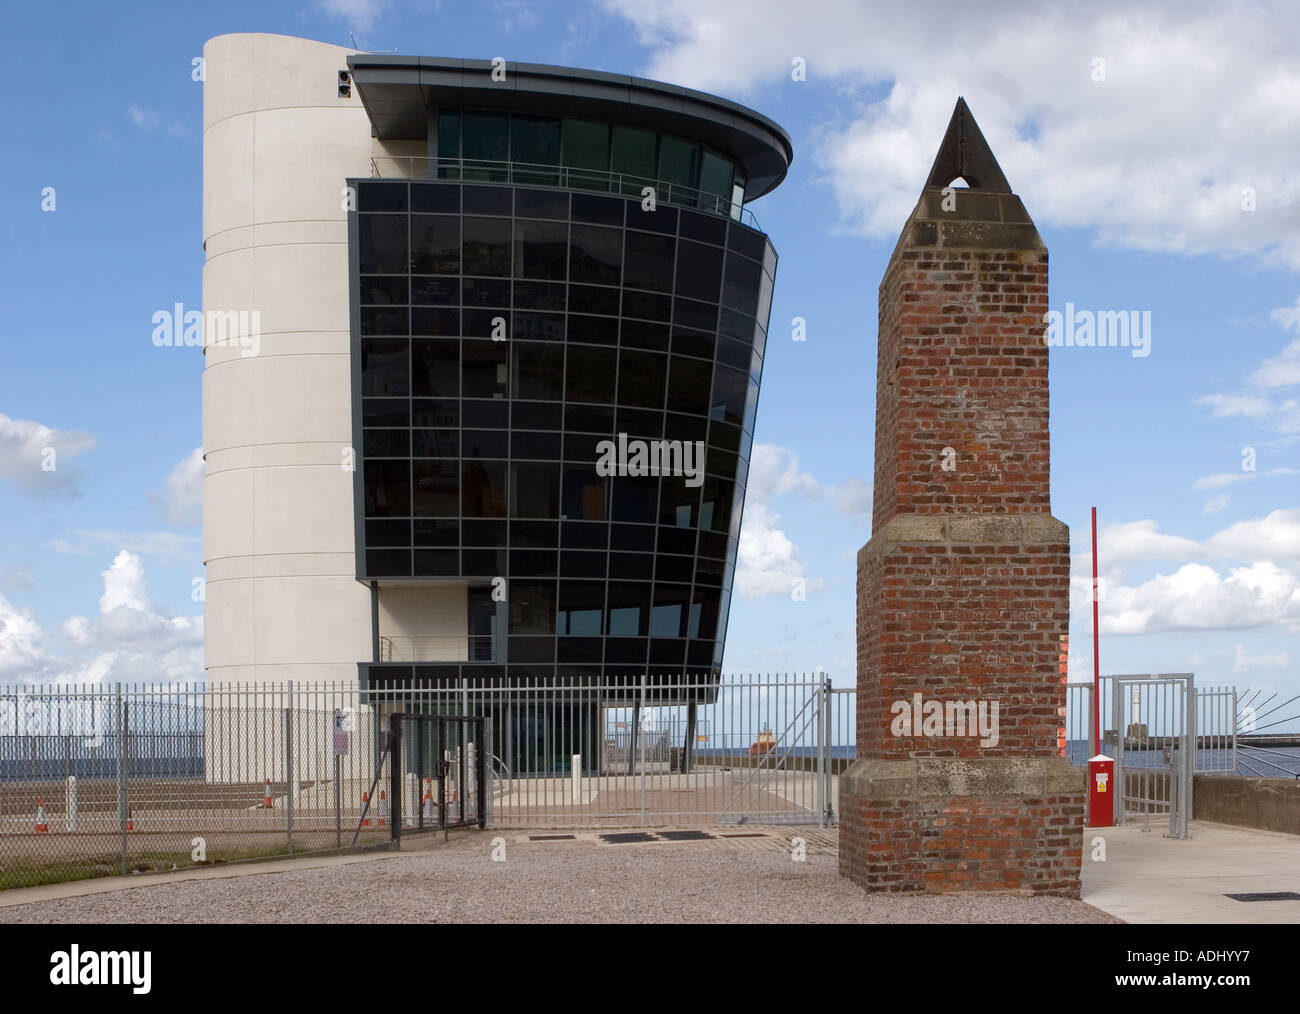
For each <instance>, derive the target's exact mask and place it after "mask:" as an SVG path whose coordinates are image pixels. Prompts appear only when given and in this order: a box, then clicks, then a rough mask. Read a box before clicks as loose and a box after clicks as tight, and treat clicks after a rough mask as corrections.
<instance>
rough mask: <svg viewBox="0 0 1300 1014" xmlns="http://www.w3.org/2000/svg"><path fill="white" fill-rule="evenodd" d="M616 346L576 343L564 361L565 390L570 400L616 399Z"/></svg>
mask: <svg viewBox="0 0 1300 1014" xmlns="http://www.w3.org/2000/svg"><path fill="white" fill-rule="evenodd" d="M615 354H616V353H615V350H614V349H604V348H596V347H591V346H583V345H573V346H570V347H569V350H568V362H567V363H566V364H565V391H566V395H565V396H566V397H567V399H568V400H569V401H590V402H600V403H603V404H610V403H611V402H613V400H614V357H615Z"/></svg>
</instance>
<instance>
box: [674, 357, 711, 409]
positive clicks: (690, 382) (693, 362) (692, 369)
mask: <svg viewBox="0 0 1300 1014" xmlns="http://www.w3.org/2000/svg"><path fill="white" fill-rule="evenodd" d="M712 371H713V367H712V366H711V365H710V364H709V363H706V362H702V361H701V360H698V359H683V358H682V357H680V356H673V357H672V362H671V364H670V365H669V367H668V409H669V411H672V412H686V413H688V414H690V415H707V414H708V408H709V385H710V381H711V380H712V379H713V376H712Z"/></svg>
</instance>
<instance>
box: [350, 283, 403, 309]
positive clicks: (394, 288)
mask: <svg viewBox="0 0 1300 1014" xmlns="http://www.w3.org/2000/svg"><path fill="white" fill-rule="evenodd" d="M408 281H409V280H408V279H407V278H404V277H403V276H401V275H394V276H392V277H388V278H382V277H378V278H362V279H361V305H362V306H367V305H370V306H405V305H406V304H407V303H408V302H410V300H409V298H408V295H409V292H410V286H409V285H408V284H407V283H408Z"/></svg>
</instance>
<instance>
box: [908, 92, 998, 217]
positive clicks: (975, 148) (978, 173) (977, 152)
mask: <svg viewBox="0 0 1300 1014" xmlns="http://www.w3.org/2000/svg"><path fill="white" fill-rule="evenodd" d="M957 177H961V178H962V179H963V180H965V181H966V184H967V186H969V187H970V189H972V190H997V191H1001V192H1003V193H1007V194H1009V193H1011V185H1010V184H1009V183H1007V178H1006V177H1005V176H1003V175H1002V169H1001V167H1000V166H999V165H998V160H997V159H996V158H994V157H993V152H992V150H991V149H990V148H989V144H988V142H987V141H986V140H984V135H983V134H982V133H980V128H979V125H978V124H976V122H975V117H974V116H972V115H971V111H970V107H969V106H967V105H966V100H965V99H962V98H959V99H958V100H957V107H956V108H955V109H954V110H953V111H952V119H951V120H949V121H948V131H947V133H945V134H944V135H943V143H942V144H940V145H939V154H938V155H936V156H935V157H934V165H933V166H931V167H930V178H929V179H928V180H926V183H925V185H926V186H927V187H946V186H948V185H949V184H950V183H951V182H952V181H953V180H955V179H957Z"/></svg>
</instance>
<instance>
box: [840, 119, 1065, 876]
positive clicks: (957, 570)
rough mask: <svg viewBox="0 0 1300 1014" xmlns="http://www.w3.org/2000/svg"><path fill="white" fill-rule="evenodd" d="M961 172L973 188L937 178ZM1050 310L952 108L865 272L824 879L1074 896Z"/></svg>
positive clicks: (1034, 252)
mask: <svg viewBox="0 0 1300 1014" xmlns="http://www.w3.org/2000/svg"><path fill="white" fill-rule="evenodd" d="M957 177H961V178H963V179H964V180H965V181H966V182H967V183H968V184H969V189H964V188H958V189H947V190H945V187H946V185H947V183H949V182H950V181H952V180H954V179H955V178H957ZM1047 308H1048V304H1047V250H1046V248H1045V247H1044V245H1043V242H1042V240H1041V239H1040V238H1039V235H1038V231H1037V230H1036V229H1035V228H1034V224H1033V222H1032V221H1031V220H1030V218H1029V215H1028V214H1027V213H1026V211H1025V208H1024V205H1023V204H1021V202H1020V199H1019V198H1018V197H1016V196H1015V194H1013V193H1011V190H1010V187H1009V186H1008V185H1007V183H1006V179H1005V177H1004V176H1003V175H1002V171H1001V169H1000V168H999V167H998V164H997V161H996V160H995V159H994V157H993V154H992V152H991V151H990V150H989V148H988V145H987V144H986V143H985V141H984V138H983V136H982V135H981V134H980V131H979V128H978V127H977V126H976V125H975V121H974V119H973V117H971V115H970V111H969V109H967V108H966V104H965V102H964V101H962V100H960V99H959V100H958V102H957V108H956V110H955V111H954V112H953V117H952V122H951V123H950V124H949V126H948V133H947V135H946V136H945V138H944V142H943V145H942V146H941V148H940V150H939V155H938V157H937V158H936V159H935V165H934V168H933V169H932V170H931V173H930V178H929V181H928V183H927V186H926V188H925V190H924V192H923V193H922V194H921V199H920V201H919V202H918V203H917V206H916V210H915V211H913V213H912V215H911V217H910V218H909V219H908V222H907V224H906V226H904V228H903V233H902V236H901V237H900V238H899V241H898V245H897V247H896V248H895V250H894V254H893V257H892V259H891V260H890V263H889V267H888V268H887V269H886V271H885V276H884V279H883V280H882V282H881V285H880V322H879V333H878V351H877V355H878V361H877V380H876V447H875V489H874V504H873V518H872V535H871V540H870V541H869V542H868V543H867V544H866V545H865V546H863V547H862V549H861V550H860V551H859V553H858V618H857V628H858V698H857V709H858V710H857V744H858V747H857V754H858V760H857V761H855V763H854V764H853V765H852V766H851V767H850V768H849V769H848V771H847V772H846V773H845V775H844V776H843V777H842V778H841V780H840V810H841V823H840V872H841V873H842V874H843V875H844V876H847V877H849V878H850V879H852V880H854V881H856V882H858V883H860V884H862V885H863V886H864V887H866V888H868V889H870V890H892V891H909V890H910V891H916V890H924V891H965V890H1020V891H1028V892H1031V893H1035V894H1056V895H1065V896H1069V897H1078V893H1079V866H1080V862H1081V858H1082V851H1081V850H1082V831H1083V807H1084V777H1083V774H1082V772H1081V771H1079V770H1077V769H1076V768H1074V767H1073V766H1072V765H1071V764H1070V763H1069V762H1068V761H1067V760H1066V759H1065V757H1064V752H1065V741H1064V728H1063V726H1064V724H1065V722H1064V714H1065V686H1064V681H1065V677H1064V676H1063V675H1062V674H1061V672H1060V665H1059V661H1060V650H1061V644H1062V638H1063V637H1064V636H1065V635H1066V634H1067V632H1068V627H1069V582H1070V556H1069V549H1070V546H1069V531H1068V529H1067V528H1066V526H1065V525H1063V524H1062V523H1061V522H1059V521H1057V520H1056V519H1055V518H1053V517H1052V516H1051V501H1050V473H1049V446H1048V390H1047V355H1048V349H1047V346H1046V344H1045V343H1044V341H1043V328H1044V320H1045V317H1044V315H1045V313H1046V311H1047ZM927 706H928V707H927ZM936 707H938V708H939V709H940V713H939V718H938V720H937V721H936V719H935V708H936ZM915 719H919V720H920V721H919V722H918V721H915Z"/></svg>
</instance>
